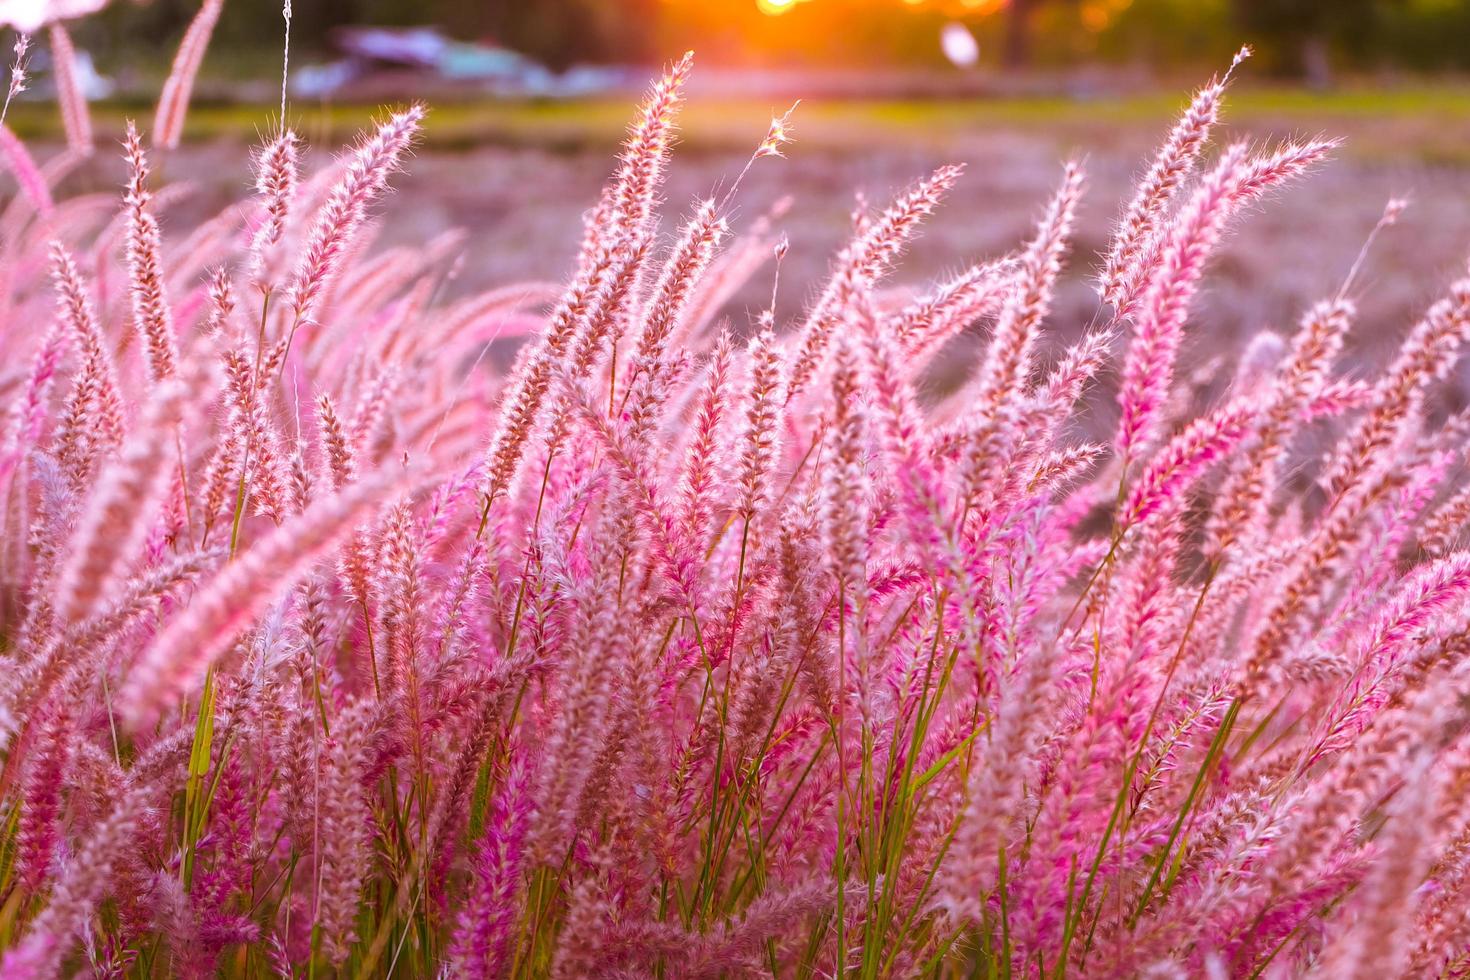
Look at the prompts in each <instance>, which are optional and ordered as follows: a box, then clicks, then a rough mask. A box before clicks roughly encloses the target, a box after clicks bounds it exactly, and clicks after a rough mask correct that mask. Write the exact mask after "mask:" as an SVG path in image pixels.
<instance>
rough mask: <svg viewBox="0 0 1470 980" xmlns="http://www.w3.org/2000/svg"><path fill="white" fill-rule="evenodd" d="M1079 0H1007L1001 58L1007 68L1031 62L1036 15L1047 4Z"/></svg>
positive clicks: (1072, 3) (1069, 2) (1072, 2)
mask: <svg viewBox="0 0 1470 980" xmlns="http://www.w3.org/2000/svg"><path fill="white" fill-rule="evenodd" d="M1078 2H1079V0H1009V2H1008V3H1006V5H1005V7H1006V28H1005V44H1004V46H1003V47H1002V49H1001V50H1002V59H1003V61H1004V63H1005V66H1006V67H1007V68H1024V67H1026V66H1027V65H1029V64H1030V63H1031V57H1032V41H1033V38H1034V35H1035V29H1036V15H1037V13H1038V12H1039V11H1040V9H1041V8H1042V7H1043V6H1045V5H1047V4H1053V5H1059V4H1068V5H1071V6H1076V5H1077V4H1078Z"/></svg>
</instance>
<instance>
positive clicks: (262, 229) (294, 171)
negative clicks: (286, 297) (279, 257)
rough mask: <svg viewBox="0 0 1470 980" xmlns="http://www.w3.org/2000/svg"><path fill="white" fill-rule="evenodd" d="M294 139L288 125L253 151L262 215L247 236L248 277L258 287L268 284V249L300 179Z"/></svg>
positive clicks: (275, 240)
mask: <svg viewBox="0 0 1470 980" xmlns="http://www.w3.org/2000/svg"><path fill="white" fill-rule="evenodd" d="M298 142H299V141H298V139H297V137H296V134H295V133H294V132H292V131H291V130H290V129H284V128H283V129H282V130H281V133H280V134H279V135H278V136H276V137H275V138H274V139H272V140H271V141H270V142H269V143H267V144H266V145H265V146H264V147H263V148H261V149H260V151H259V152H258V153H257V155H256V160H255V192H256V193H257V194H259V195H260V202H261V206H262V207H263V208H264V209H265V218H264V220H262V221H261V223H260V225H259V226H258V227H257V228H256V229H255V234H254V235H253V236H252V237H251V239H250V266H249V268H250V279H251V281H252V282H254V283H255V284H256V285H257V286H259V287H261V288H262V289H265V288H269V287H270V286H271V285H272V280H273V277H272V276H271V275H270V272H269V271H268V270H269V268H270V266H271V258H272V256H271V252H272V251H273V250H274V248H275V246H276V245H277V244H278V243H279V242H280V241H281V236H282V235H284V234H285V232H286V219H287V218H288V217H289V215H290V213H291V205H292V203H293V200H294V198H295V196H296V185H297V183H298V182H299V181H300V173H299V167H298V164H297V160H296V154H297V145H298Z"/></svg>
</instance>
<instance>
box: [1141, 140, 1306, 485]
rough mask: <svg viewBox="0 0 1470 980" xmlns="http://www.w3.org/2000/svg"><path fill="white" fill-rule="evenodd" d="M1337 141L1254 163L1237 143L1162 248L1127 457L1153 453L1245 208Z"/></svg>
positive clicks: (1144, 309)
mask: <svg viewBox="0 0 1470 980" xmlns="http://www.w3.org/2000/svg"><path fill="white" fill-rule="evenodd" d="M1334 145H1335V144H1333V143H1331V142H1327V141H1314V142H1309V143H1301V144H1297V143H1291V144H1287V145H1285V146H1284V147H1282V148H1281V149H1278V150H1277V151H1275V152H1274V153H1272V154H1270V155H1269V156H1262V157H1256V158H1251V157H1249V156H1248V152H1247V148H1246V146H1245V144H1243V143H1237V144H1235V145H1234V146H1232V147H1231V148H1230V149H1229V150H1227V151H1226V152H1225V154H1224V155H1223V156H1222V157H1221V159H1220V162H1219V163H1218V164H1217V165H1216V167H1215V170H1214V171H1213V172H1212V173H1211V174H1210V175H1209V176H1208V177H1206V178H1205V179H1204V180H1203V182H1202V183H1201V185H1200V187H1199V189H1198V190H1196V191H1195V194H1194V196H1193V198H1191V200H1190V201H1189V202H1188V204H1186V205H1185V207H1184V209H1183V211H1182V212H1181V213H1180V215H1179V218H1178V219H1177V221H1176V222H1175V224H1174V227H1173V228H1172V229H1170V230H1169V232H1168V233H1167V237H1166V238H1165V239H1164V243H1163V245H1162V246H1161V249H1160V257H1159V269H1158V272H1157V273H1156V274H1155V276H1154V277H1153V279H1152V280H1151V282H1150V285H1149V287H1148V289H1147V290H1146V291H1145V293H1144V294H1143V296H1142V298H1141V300H1140V309H1139V311H1138V313H1137V315H1136V318H1135V322H1134V325H1133V331H1132V339H1131V341H1130V343H1129V348H1128V360H1127V363H1126V365H1125V367H1124V372H1123V382H1122V390H1121V392H1120V394H1119V398H1118V402H1119V406H1120V408H1121V413H1122V414H1121V418H1120V420H1119V423H1118V436H1117V447H1118V451H1119V453H1120V454H1121V455H1122V456H1123V458H1124V459H1125V460H1131V459H1134V458H1137V457H1138V456H1140V455H1142V454H1144V453H1146V452H1147V451H1148V449H1149V448H1150V447H1151V445H1152V444H1153V442H1154V441H1155V439H1156V438H1157V429H1158V426H1159V423H1160V419H1159V416H1160V413H1161V411H1162V409H1163V407H1164V403H1165V400H1166V399H1167V397H1168V394H1169V391H1170V388H1171V386H1172V384H1173V379H1174V363H1175V360H1176V358H1177V356H1178V353H1179V344H1180V341H1181V339H1182V337H1183V330H1184V321H1185V318H1186V317H1187V316H1188V313H1189V306H1190V303H1191V302H1192V300H1193V298H1194V294H1195V292H1196V290H1197V289H1198V286H1199V281H1200V278H1201V276H1202V275H1203V274H1204V266H1205V263H1206V261H1207V260H1208V259H1209V257H1210V254H1211V253H1212V252H1213V251H1214V249H1215V246H1216V245H1217V243H1218V242H1219V240H1220V237H1221V235H1222V234H1223V233H1224V230H1225V225H1226V223H1227V222H1228V221H1229V219H1230V217H1231V216H1232V215H1233V214H1234V213H1235V212H1236V211H1237V210H1239V208H1240V207H1241V206H1242V205H1244V204H1246V203H1247V202H1249V201H1250V200H1252V199H1253V198H1255V197H1257V196H1259V195H1260V194H1261V193H1263V192H1264V191H1265V190H1267V189H1268V188H1270V187H1271V186H1274V185H1276V184H1278V183H1280V182H1282V181H1284V180H1287V179H1289V178H1291V177H1293V176H1295V175H1297V174H1299V173H1301V172H1302V171H1303V170H1305V169H1306V168H1307V167H1308V166H1310V165H1311V164H1313V163H1315V162H1316V161H1318V160H1320V159H1321V158H1322V157H1323V156H1324V155H1326V153H1327V152H1328V151H1329V150H1330V149H1332V147H1333V146H1334Z"/></svg>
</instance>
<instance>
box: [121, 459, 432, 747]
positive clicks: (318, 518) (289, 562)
mask: <svg viewBox="0 0 1470 980" xmlns="http://www.w3.org/2000/svg"><path fill="white" fill-rule="evenodd" d="M402 479H403V478H402V477H401V476H399V475H397V474H380V475H377V476H374V477H369V478H364V479H362V480H359V481H358V482H357V483H354V484H352V485H351V486H350V487H347V488H346V489H344V490H342V491H340V492H339V493H337V494H335V495H333V496H331V497H325V498H323V499H321V500H319V501H317V502H316V503H315V504H313V505H312V506H311V507H309V508H307V510H306V511H305V512H304V513H302V514H300V515H298V516H296V517H294V518H292V519H290V520H288V521H286V522H285V523H284V524H282V525H281V526H280V527H279V528H278V529H276V531H274V532H273V533H272V534H271V535H270V536H269V537H268V538H266V539H265V540H263V541H261V542H259V543H258V544H256V545H255V546H254V547H253V548H251V549H250V550H249V551H248V552H246V553H245V554H244V555H243V556H242V557H241V558H240V559H239V560H238V561H235V562H232V563H231V564H230V565H229V566H228V567H227V568H226V569H225V570H224V571H223V572H221V573H220V574H219V575H218V576H216V577H215V579H214V580H212V581H211V582H210V583H209V584H208V586H207V587H206V588H205V589H203V590H201V592H200V593H199V594H198V595H197V596H195V597H194V600H193V601H192V602H191V603H190V604H189V606H188V609H187V611H186V612H185V613H183V614H182V615H180V616H178V617H177V618H175V619H174V620H173V621H172V622H171V623H170V624H169V627H168V629H167V630H165V631H164V632H163V633H161V634H160V635H159V636H158V637H157V638H156V639H155V640H154V641H153V643H152V644H151V645H150V646H149V648H148V650H147V651H146V653H145V654H144V656H143V657H142V658H141V659H140V660H139V661H138V662H137V663H136V664H135V665H134V666H133V669H132V671H131V672H130V673H129V675H128V678H127V684H126V686H125V687H124V688H123V689H122V690H121V691H120V692H119V693H118V708H119V710H120V711H121V712H122V715H123V717H124V718H125V719H126V720H127V721H128V723H129V725H131V726H132V727H133V728H134V729H135V730H136V729H140V728H142V727H143V726H145V725H147V724H149V723H151V722H152V721H153V720H154V719H155V718H156V717H157V716H158V714H159V713H160V712H161V711H163V710H164V709H165V708H167V707H168V706H169V704H170V702H171V701H172V700H173V699H175V698H176V697H178V696H179V695H180V694H182V693H184V692H186V691H187V690H188V689H189V688H190V687H191V686H192V685H193V684H194V683H195V682H196V681H197V679H198V678H197V676H196V675H197V673H198V669H199V667H201V666H203V665H205V664H208V663H210V662H211V661H212V660H213V658H214V657H215V656H216V655H217V654H219V653H220V652H221V651H222V650H224V649H225V648H226V647H227V646H229V644H230V643H232V642H233V641H234V639H235V636H236V634H237V632H238V630H240V629H242V628H244V627H246V626H248V625H249V624H250V623H251V622H253V621H254V619H255V617H256V616H257V615H259V613H260V611H261V610H262V609H264V608H265V607H266V606H267V605H268V604H269V603H270V602H271V601H272V600H273V599H274V598H275V596H277V595H280V594H281V593H283V592H285V591H287V590H288V589H290V587H291V586H293V585H294V584H295V583H296V581H297V579H298V578H300V577H301V576H302V575H304V574H306V572H307V571H309V569H310V566H311V562H312V561H313V560H314V559H315V558H316V557H317V556H318V555H320V554H321V553H322V552H324V551H325V550H327V549H328V548H330V547H331V546H332V545H333V544H334V543H336V541H337V539H338V538H339V537H340V536H341V535H342V534H344V533H345V532H346V530H347V529H348V528H349V526H350V525H351V524H352V523H353V522H354V521H355V520H357V519H358V518H359V517H361V516H362V515H363V514H365V513H367V512H368V511H370V510H372V509H373V508H374V507H375V506H376V504H377V502H378V499H379V498H380V496H381V495H382V494H383V492H384V491H385V490H387V489H389V488H391V487H394V486H395V485H397V484H399V483H400V482H401V481H402Z"/></svg>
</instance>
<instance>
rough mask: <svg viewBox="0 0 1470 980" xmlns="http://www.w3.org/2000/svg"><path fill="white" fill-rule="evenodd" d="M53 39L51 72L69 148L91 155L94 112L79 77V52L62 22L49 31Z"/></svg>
mask: <svg viewBox="0 0 1470 980" xmlns="http://www.w3.org/2000/svg"><path fill="white" fill-rule="evenodd" d="M46 30H47V34H48V36H49V37H50V39H51V62H52V70H53V71H54V72H55V74H56V101H57V103H58V104H59V105H60V106H61V124H62V127H63V128H64V129H65V130H66V145H67V146H69V147H71V149H73V150H75V151H76V152H78V153H81V154H83V155H87V156H90V155H91V153H92V150H93V142H92V113H91V110H89V109H88V108H87V95H86V93H85V92H83V91H82V84H81V80H80V79H78V78H77V51H76V48H75V47H74V46H73V45H72V43H71V35H70V34H68V33H67V31H66V28H65V27H63V26H62V24H61V22H60V21H57V22H55V23H53V24H51V26H50V27H48V28H47V29H46Z"/></svg>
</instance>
